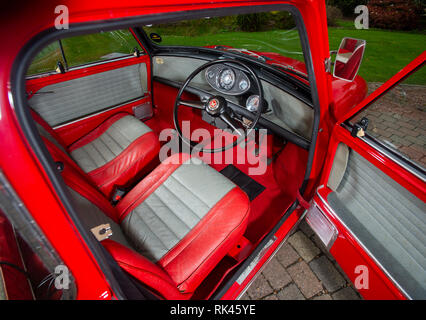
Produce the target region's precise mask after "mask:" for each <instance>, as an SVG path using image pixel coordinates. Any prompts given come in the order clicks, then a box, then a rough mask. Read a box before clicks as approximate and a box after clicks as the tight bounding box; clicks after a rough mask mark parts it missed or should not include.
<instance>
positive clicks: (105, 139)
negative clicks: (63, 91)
mask: <svg viewBox="0 0 426 320" xmlns="http://www.w3.org/2000/svg"><path fill="white" fill-rule="evenodd" d="M32 115H33V118H34V119H35V121H36V124H37V128H38V130H39V133H40V135H41V136H42V137H43V138H44V139H45V140H47V144H48V147H49V146H50V149H52V148H54V149H57V150H56V152H63V153H64V154H66V155H67V156H68V158H70V159H66V160H67V161H68V162H72V161H74V162H75V163H76V164H77V165H78V167H79V168H80V170H81V171H83V172H84V173H85V174H87V175H88V176H89V178H90V180H91V181H92V183H93V184H94V185H95V186H97V187H98V188H99V189H100V190H101V191H102V192H103V193H104V194H105V195H107V196H110V195H111V192H112V190H113V189H114V187H115V186H125V185H126V184H128V183H129V182H130V181H131V180H132V179H133V178H134V177H136V176H137V174H138V173H139V172H140V171H141V170H142V169H143V168H144V167H145V166H146V165H147V164H148V163H150V161H151V160H152V159H153V158H154V157H155V156H156V155H157V154H158V151H159V148H160V144H159V141H158V138H157V136H156V134H155V133H154V132H153V131H152V130H151V129H150V128H149V127H148V126H147V125H145V124H144V123H143V122H141V121H139V120H138V119H136V118H135V117H133V116H132V115H130V114H128V113H118V114H115V115H114V116H112V117H110V118H108V119H107V120H106V121H104V122H103V123H101V124H100V125H99V126H98V127H96V128H95V129H94V130H92V131H91V132H89V133H88V134H86V135H85V136H83V137H82V138H80V139H79V140H77V141H76V142H74V143H73V144H71V145H70V146H66V145H65V144H64V143H62V142H61V139H60V137H58V136H57V134H56V133H55V132H54V130H53V129H52V128H51V127H50V126H49V125H48V124H47V123H46V122H45V121H44V120H43V119H42V118H41V117H40V116H39V115H38V114H37V113H35V112H34V111H33V112H32ZM71 159H72V160H71Z"/></svg>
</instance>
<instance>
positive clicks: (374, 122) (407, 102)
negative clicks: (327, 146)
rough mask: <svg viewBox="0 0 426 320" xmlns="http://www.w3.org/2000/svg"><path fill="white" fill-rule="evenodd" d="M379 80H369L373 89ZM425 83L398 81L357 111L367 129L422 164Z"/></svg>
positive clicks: (425, 162) (424, 162) (425, 128)
mask: <svg viewBox="0 0 426 320" xmlns="http://www.w3.org/2000/svg"><path fill="white" fill-rule="evenodd" d="M380 85H381V83H369V84H368V91H369V93H371V92H373V91H374V90H375V89H376V88H378V87H379V86H380ZM425 101H426V86H420V85H407V84H402V85H399V86H396V87H395V88H394V89H392V90H390V91H389V92H388V93H387V94H385V95H384V96H383V97H382V98H380V99H378V100H377V101H376V102H374V104H372V105H371V106H370V107H368V108H367V109H366V110H364V111H363V112H361V113H360V114H358V115H357V116H356V118H355V122H356V121H358V120H359V119H361V118H362V117H367V118H368V120H369V124H368V129H367V132H368V133H369V134H370V135H372V136H373V137H375V138H377V139H379V140H380V141H382V142H384V143H386V144H388V145H389V146H390V147H392V148H393V149H396V150H397V151H399V152H400V153H402V154H403V155H405V156H406V157H408V158H409V159H411V160H413V161H414V162H416V163H418V164H420V165H422V166H423V167H426V102H425Z"/></svg>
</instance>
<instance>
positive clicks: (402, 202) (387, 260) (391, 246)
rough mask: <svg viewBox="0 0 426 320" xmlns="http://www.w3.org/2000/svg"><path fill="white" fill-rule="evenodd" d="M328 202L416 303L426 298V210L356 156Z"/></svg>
mask: <svg viewBox="0 0 426 320" xmlns="http://www.w3.org/2000/svg"><path fill="white" fill-rule="evenodd" d="M328 202H329V204H330V205H331V207H332V208H333V209H334V210H335V212H336V214H338V216H339V218H340V219H342V221H343V222H344V223H345V224H346V225H347V226H348V228H349V229H350V230H352V232H353V233H354V234H355V235H356V237H357V238H358V239H359V240H360V241H361V242H362V243H363V244H364V246H365V247H366V248H368V250H369V251H370V252H371V253H372V255H373V256H374V257H375V258H376V259H377V260H378V261H379V262H380V264H382V266H383V267H384V268H385V269H386V270H387V271H388V272H389V274H390V275H391V276H392V277H393V278H394V279H395V280H396V281H397V282H398V283H399V284H400V285H401V287H402V288H403V289H404V290H405V291H406V292H407V293H408V294H409V296H410V297H412V298H414V299H425V298H426V246H425V244H426V204H425V203H424V202H423V201H421V200H420V199H419V198H417V197H415V196H414V195H413V194H412V193H411V192H409V191H408V190H406V189H405V188H404V187H402V186H401V185H399V184H398V183H397V182H395V181H394V180H393V179H391V178H390V177H388V176H387V175H386V174H384V173H383V172H382V171H380V170H379V169H378V168H376V167H375V166H373V165H372V164H371V163H370V162H368V161H367V160H365V159H364V158H363V157H361V156H360V155H359V154H357V153H355V152H354V151H353V150H351V151H350V155H349V162H348V167H347V170H346V173H345V175H344V177H343V179H342V182H341V183H340V186H339V187H338V188H337V191H336V192H332V193H331V194H330V195H329V197H328Z"/></svg>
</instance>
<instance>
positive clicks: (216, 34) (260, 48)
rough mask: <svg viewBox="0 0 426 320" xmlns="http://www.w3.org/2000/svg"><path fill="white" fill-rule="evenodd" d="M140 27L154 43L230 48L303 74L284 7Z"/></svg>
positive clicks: (295, 37) (293, 28)
mask: <svg viewBox="0 0 426 320" xmlns="http://www.w3.org/2000/svg"><path fill="white" fill-rule="evenodd" d="M143 29H144V31H145V32H146V34H147V35H148V37H149V38H150V39H151V40H152V41H153V42H154V43H155V44H156V45H160V46H191V47H207V48H212V49H217V50H222V51H227V52H232V53H234V54H240V55H245V56H248V57H250V58H252V59H255V60H258V61H261V62H264V63H266V64H269V65H271V66H273V67H275V68H278V69H280V70H284V71H288V72H290V73H294V74H297V75H298V76H300V77H302V78H306V77H307V75H306V68H305V61H304V56H303V51H302V47H301V43H300V37H299V32H298V30H297V28H296V23H295V20H294V18H293V16H292V15H291V14H290V13H289V12H286V11H271V12H261V13H254V14H244V15H233V16H226V17H214V18H213V17H212V18H210V17H205V18H201V19H197V20H184V21H179V22H176V23H169V24H158V25H148V26H144V27H143Z"/></svg>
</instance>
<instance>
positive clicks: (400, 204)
mask: <svg viewBox="0 0 426 320" xmlns="http://www.w3.org/2000/svg"><path fill="white" fill-rule="evenodd" d="M425 58H426V52H423V53H422V54H421V55H420V56H419V57H417V58H416V59H415V60H414V61H412V62H411V63H410V64H409V65H407V66H406V67H405V68H404V69H402V70H401V71H400V72H398V73H397V74H396V75H394V76H393V77H392V78H391V79H390V80H388V81H387V82H386V83H384V84H383V85H382V86H380V87H379V88H378V89H377V90H376V91H374V92H373V93H372V94H370V95H369V96H368V97H367V98H366V99H365V100H364V101H362V102H361V103H360V104H359V105H358V106H357V107H355V108H354V109H352V110H351V111H349V112H348V113H347V114H345V115H344V116H343V117H342V118H341V119H339V121H338V122H337V123H336V126H335V127H334V129H333V133H332V137H331V140H330V144H329V149H328V156H327V157H328V158H327V160H326V163H325V166H324V172H323V173H322V177H321V182H320V186H319V188H318V189H317V192H316V194H315V196H314V198H313V201H312V203H311V207H310V209H309V211H308V213H307V216H306V219H307V222H308V223H309V225H310V226H311V227H312V228H313V230H314V231H315V232H316V233H317V235H318V236H319V238H320V239H321V240H322V242H323V243H324V244H325V246H326V247H327V248H328V249H329V251H330V253H331V254H332V255H333V256H334V258H335V259H336V261H337V262H338V263H339V265H340V266H341V267H342V269H343V270H344V271H345V273H346V274H347V275H348V277H349V278H350V279H351V281H352V282H353V283H354V285H355V287H356V289H357V290H358V291H359V292H360V294H361V295H362V296H363V297H364V298H366V299H426V246H425V245H426V205H425V200H426V196H425V191H426V183H425V177H426V176H425V170H424V167H425V162H426V154H425V153H426V151H425V148H426V140H425V139H426V138H425V137H426V132H425V130H426V127H425V116H426V115H425V113H426V110H425V109H424V96H423V95H424V90H425V87H424V86H417V87H418V88H417V90H423V91H422V94H423V95H421V96H420V99H418V101H417V103H418V104H420V106H419V105H417V106H416V105H414V104H415V103H413V100H412V99H411V98H410V96H409V95H410V90H409V89H410V88H413V87H414V86H406V87H404V85H402V82H403V81H405V80H408V79H409V78H410V77H411V76H413V75H414V74H417V76H418V74H419V73H422V75H421V77H424V72H426V70H425V68H424V63H425ZM395 90H396V91H398V90H399V96H402V98H401V99H400V101H398V103H399V104H400V105H398V106H397V108H398V110H393V109H392V108H396V107H395V105H393V104H394V103H395V101H396V100H398V99H399V98H398V97H399V96H398V95H396V94H398V92H396V91H395ZM401 90H402V91H404V92H402V93H401V92H400V91H401ZM395 92H396V93H395ZM395 95H396V96H395ZM422 97H423V98H422ZM417 98H418V97H417ZM386 99H388V100H386ZM389 99H390V100H389ZM410 99H411V100H410ZM377 105H379V106H381V107H380V108H377V107H374V106H377ZM409 108H412V109H409ZM408 110H411V111H408ZM386 121H387V123H385V122H386ZM367 125H368V126H367ZM410 130H411V131H410Z"/></svg>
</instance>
